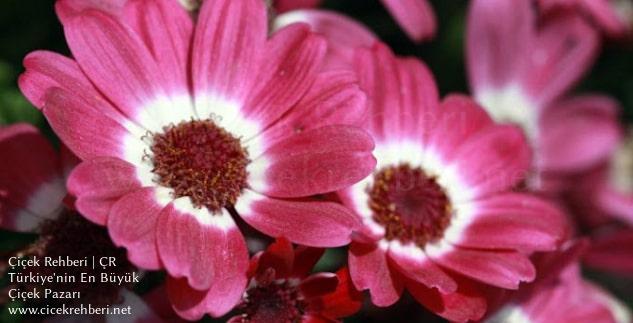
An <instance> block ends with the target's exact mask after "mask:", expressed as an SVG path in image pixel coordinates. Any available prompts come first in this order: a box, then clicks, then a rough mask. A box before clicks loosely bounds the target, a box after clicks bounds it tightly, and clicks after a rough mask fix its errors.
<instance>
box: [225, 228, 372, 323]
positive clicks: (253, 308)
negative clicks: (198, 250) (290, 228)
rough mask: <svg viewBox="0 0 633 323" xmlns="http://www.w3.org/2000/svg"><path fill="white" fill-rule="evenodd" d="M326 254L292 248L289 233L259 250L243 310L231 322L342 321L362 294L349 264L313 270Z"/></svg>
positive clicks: (359, 303)
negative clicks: (333, 270)
mask: <svg viewBox="0 0 633 323" xmlns="http://www.w3.org/2000/svg"><path fill="white" fill-rule="evenodd" d="M322 254H323V249H315V248H307V247H302V246H300V247H296V248H294V249H293V247H292V245H291V244H290V242H289V241H288V240H286V239H285V238H280V239H277V241H275V242H274V243H273V244H271V245H269V246H268V248H267V249H266V251H264V252H260V253H258V254H256V255H255V256H254V257H253V259H252V260H251V266H250V269H249V277H250V279H251V280H250V284H249V287H248V289H247V290H246V292H245V293H244V297H243V299H242V303H241V304H240V305H239V306H238V308H237V309H238V313H239V314H237V315H235V316H234V317H232V318H231V319H230V320H229V322H231V323H238V322H239V323H241V322H252V323H266V322H305V323H308V322H339V321H338V319H339V318H343V317H346V316H350V315H352V314H354V313H356V312H357V311H358V310H359V309H360V307H361V305H362V294H361V293H360V292H358V291H357V290H355V289H354V287H353V286H352V283H351V281H350V280H349V272H348V270H347V268H342V269H340V270H339V271H338V272H337V273H336V274H333V273H322V272H320V273H314V274H310V272H311V271H312V267H313V266H314V265H315V264H316V262H317V261H318V260H319V258H321V255H322Z"/></svg>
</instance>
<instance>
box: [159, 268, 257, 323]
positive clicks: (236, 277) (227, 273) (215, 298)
mask: <svg viewBox="0 0 633 323" xmlns="http://www.w3.org/2000/svg"><path fill="white" fill-rule="evenodd" d="M218 274H219V275H218V276H217V277H216V279H214V280H213V283H212V285H211V287H210V288H209V289H208V290H205V291H199V290H196V289H193V288H191V287H190V286H189V285H188V284H187V280H186V279H184V278H183V279H176V278H172V277H169V278H167V294H168V296H169V300H170V302H171V304H172V306H173V308H174V311H176V313H178V315H179V316H180V317H182V318H184V319H186V320H189V321H197V320H199V319H201V318H202V316H204V315H205V314H207V313H208V314H210V315H211V316H213V317H220V316H222V315H224V314H226V313H228V312H229V311H230V310H232V309H233V308H234V307H235V306H236V305H237V304H238V303H239V302H240V300H241V298H242V294H244V289H245V288H246V275H244V273H243V271H242V268H241V267H239V266H235V265H234V264H229V263H227V264H225V265H224V266H222V271H220V272H219V273H218Z"/></svg>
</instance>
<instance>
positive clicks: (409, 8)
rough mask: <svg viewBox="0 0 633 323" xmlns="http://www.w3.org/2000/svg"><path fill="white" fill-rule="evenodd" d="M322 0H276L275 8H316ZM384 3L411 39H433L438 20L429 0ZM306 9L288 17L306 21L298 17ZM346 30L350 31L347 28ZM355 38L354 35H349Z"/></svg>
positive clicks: (278, 9)
mask: <svg viewBox="0 0 633 323" xmlns="http://www.w3.org/2000/svg"><path fill="white" fill-rule="evenodd" d="M321 2H322V0H299V1H297V0H274V4H275V8H276V9H277V11H278V12H279V13H286V12H288V11H292V10H297V9H304V8H315V7H318V6H319V4H320V3H321ZM382 4H383V5H384V6H385V7H386V8H387V10H388V11H389V13H391V15H392V16H393V17H394V19H395V20H396V22H398V24H399V25H400V27H401V28H402V29H403V30H404V31H405V32H406V34H407V35H408V36H409V38H411V40H413V41H416V42H421V41H423V40H428V39H431V38H433V37H434V36H435V33H436V31H437V21H436V18H435V13H434V12H433V8H432V7H431V4H430V3H429V2H428V0H382ZM303 14H304V11H297V12H289V13H287V14H286V16H287V17H291V16H292V18H288V19H293V20H300V21H305V20H309V19H310V18H304V17H297V16H300V15H303ZM345 32H348V31H347V30H345ZM347 37H349V38H350V39H353V38H354V37H353V35H348V36H347Z"/></svg>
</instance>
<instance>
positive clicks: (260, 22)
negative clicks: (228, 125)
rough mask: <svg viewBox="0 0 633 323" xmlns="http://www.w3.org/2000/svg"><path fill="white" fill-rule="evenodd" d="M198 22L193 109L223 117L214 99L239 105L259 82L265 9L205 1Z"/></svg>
mask: <svg viewBox="0 0 633 323" xmlns="http://www.w3.org/2000/svg"><path fill="white" fill-rule="evenodd" d="M197 21H198V23H197V25H196V31H195V35H194V39H193V52H192V58H191V66H192V70H193V86H194V92H195V96H196V99H195V100H196V110H197V112H198V115H199V116H208V115H210V114H211V113H220V114H222V112H221V111H218V110H217V109H218V107H217V106H216V107H214V100H215V99H216V97H218V96H219V97H221V98H222V99H224V100H228V101H231V102H237V103H238V105H239V106H241V105H242V104H244V103H245V101H246V96H247V95H248V93H249V92H250V90H251V88H252V86H253V85H254V84H255V82H257V81H259V80H257V78H256V77H255V75H256V74H257V72H258V68H259V64H260V63H261V60H262V59H263V56H262V53H261V51H262V50H263V48H264V44H265V41H266V31H267V30H268V28H267V25H266V8H265V6H264V3H263V2H262V1H259V0H244V1H233V0H216V1H205V2H203V3H202V7H201V8H200V13H199V15H198V19H197ZM235 112H236V111H229V113H230V114H231V115H234V113H235Z"/></svg>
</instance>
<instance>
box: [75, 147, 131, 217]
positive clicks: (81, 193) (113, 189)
mask: <svg viewBox="0 0 633 323" xmlns="http://www.w3.org/2000/svg"><path fill="white" fill-rule="evenodd" d="M66 185H67V187H68V191H69V193H70V194H72V195H74V196H76V197H77V201H76V202H75V207H76V208H77V210H78V211H79V212H80V213H81V214H82V215H83V216H85V217H86V218H87V219H89V220H90V221H92V222H95V223H97V224H101V225H105V224H106V222H107V217H108V214H109V213H110V209H111V208H112V206H113V205H114V204H115V203H116V202H117V201H118V200H119V198H121V197H122V196H123V195H125V194H127V193H130V192H132V191H133V190H135V189H137V188H140V187H141V183H140V182H139V181H138V180H137V179H136V168H135V167H134V166H133V165H132V164H129V163H127V162H125V161H123V160H120V159H118V158H111V157H101V158H95V159H91V160H88V161H84V162H83V163H81V164H79V166H77V167H76V168H75V169H74V170H73V172H72V173H71V174H70V176H69V178H68V182H67V183H66Z"/></svg>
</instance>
